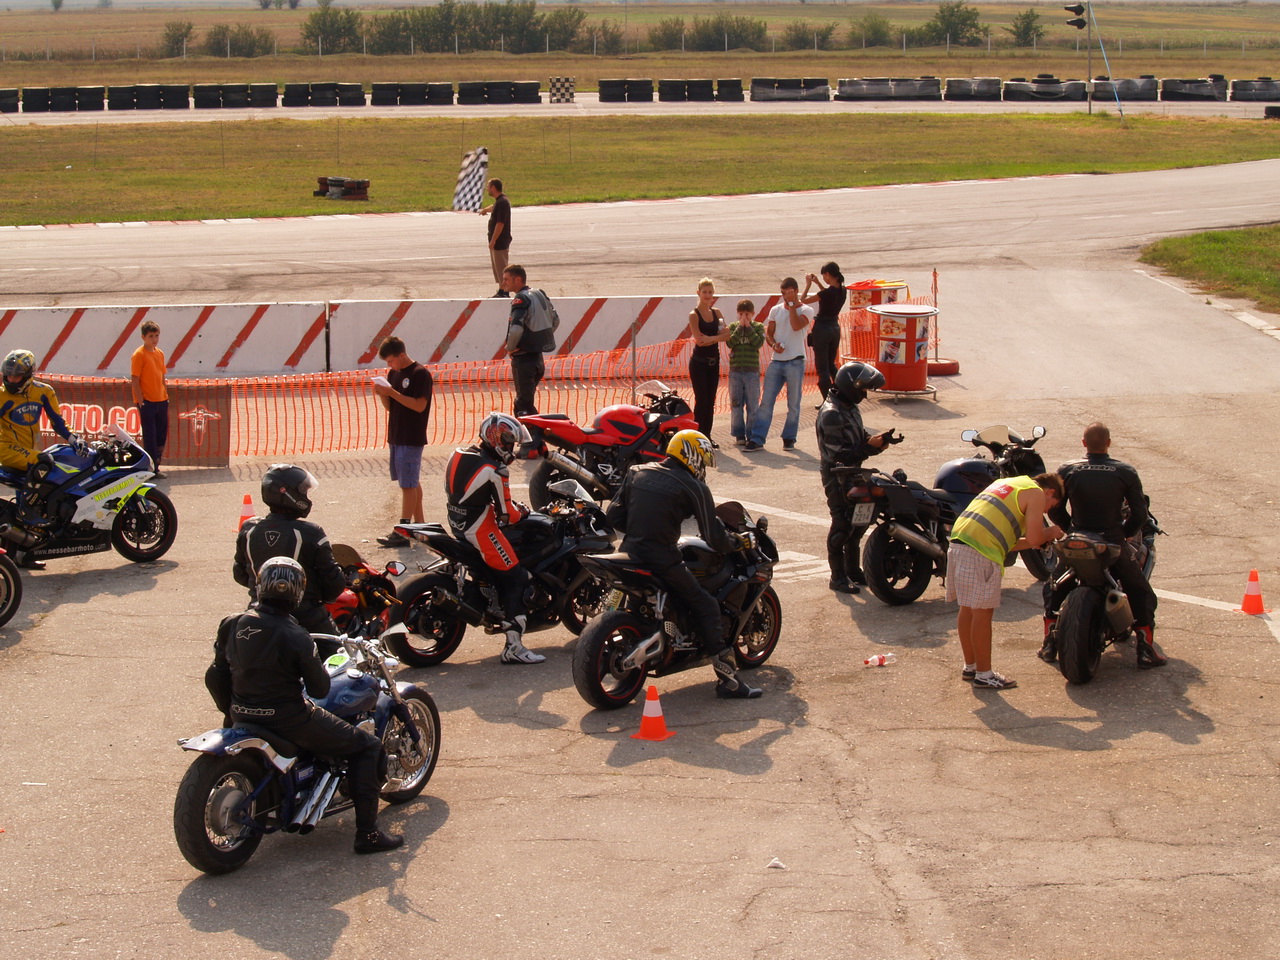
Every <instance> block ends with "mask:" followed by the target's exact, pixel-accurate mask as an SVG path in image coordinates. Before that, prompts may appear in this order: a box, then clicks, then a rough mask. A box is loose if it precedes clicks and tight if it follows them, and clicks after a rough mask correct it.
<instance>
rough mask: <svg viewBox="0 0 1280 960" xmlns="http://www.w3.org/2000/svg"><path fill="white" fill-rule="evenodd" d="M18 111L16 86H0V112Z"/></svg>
mask: <svg viewBox="0 0 1280 960" xmlns="http://www.w3.org/2000/svg"><path fill="white" fill-rule="evenodd" d="M17 112H18V88H17V87H0V113H17Z"/></svg>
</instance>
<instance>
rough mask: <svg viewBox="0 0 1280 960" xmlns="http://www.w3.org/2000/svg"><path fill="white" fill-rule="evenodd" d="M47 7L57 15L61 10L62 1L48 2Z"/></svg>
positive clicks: (52, 0)
mask: <svg viewBox="0 0 1280 960" xmlns="http://www.w3.org/2000/svg"><path fill="white" fill-rule="evenodd" d="M49 6H51V7H53V12H54V13H57V12H58V11H59V10H61V9H62V0H49Z"/></svg>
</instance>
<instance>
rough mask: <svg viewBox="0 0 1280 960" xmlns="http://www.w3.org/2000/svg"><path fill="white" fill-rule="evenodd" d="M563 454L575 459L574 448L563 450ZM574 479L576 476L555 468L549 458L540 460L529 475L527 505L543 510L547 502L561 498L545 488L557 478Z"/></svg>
mask: <svg viewBox="0 0 1280 960" xmlns="http://www.w3.org/2000/svg"><path fill="white" fill-rule="evenodd" d="M564 455H565V456H567V457H572V458H573V459H575V460H576V459H577V451H576V450H565V451H564ZM576 479H577V477H571V476H570V475H569V474H567V473H564V472H563V471H561V470H559V469H557V468H556V467H555V466H553V465H552V463H551V461H550V460H542V461H540V462H539V463H538V465H537V466H536V467H535V468H534V470H533V473H532V474H531V475H530V476H529V506H531V507H533V509H534V510H545V509H546V507H547V504H549V503H552V502H553V501H555V500H559V499H561V498H560V497H559V496H558V495H557V494H555V493H552V492H551V491H550V490H548V489H547V488H548V487H549V486H551V484H553V483H555V482H556V481H557V480H576Z"/></svg>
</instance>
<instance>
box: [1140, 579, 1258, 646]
mask: <svg viewBox="0 0 1280 960" xmlns="http://www.w3.org/2000/svg"><path fill="white" fill-rule="evenodd" d="M1155 594H1156V596H1157V597H1159V598H1160V599H1161V600H1173V601H1176V602H1177V603H1190V604H1194V605H1195V606H1197V607H1208V608H1209V609H1210V610H1225V611H1226V612H1227V613H1240V608H1239V607H1237V606H1233V605H1232V604H1230V603H1223V602H1222V601H1221V600H1207V599H1205V598H1204V597H1193V596H1190V595H1189V594H1185V593H1174V592H1173V591H1172V590H1157V591H1156V592H1155ZM1240 616H1242V617H1244V616H1249V617H1252V618H1253V619H1255V620H1261V621H1263V622H1264V623H1266V625H1267V629H1268V630H1270V631H1271V635H1272V636H1273V637H1275V638H1276V640H1277V641H1280V620H1276V619H1275V618H1274V617H1272V616H1271V615H1270V614H1268V613H1259V614H1245V613H1240Z"/></svg>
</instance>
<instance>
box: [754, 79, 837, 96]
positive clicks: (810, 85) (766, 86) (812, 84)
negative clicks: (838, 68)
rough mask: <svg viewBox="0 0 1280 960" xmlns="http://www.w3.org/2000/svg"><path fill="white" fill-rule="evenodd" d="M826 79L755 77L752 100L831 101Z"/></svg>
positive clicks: (829, 85)
mask: <svg viewBox="0 0 1280 960" xmlns="http://www.w3.org/2000/svg"><path fill="white" fill-rule="evenodd" d="M830 98H831V84H830V82H829V81H828V80H827V78H826V77H753V78H752V79H751V99H752V100H829V99H830Z"/></svg>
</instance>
